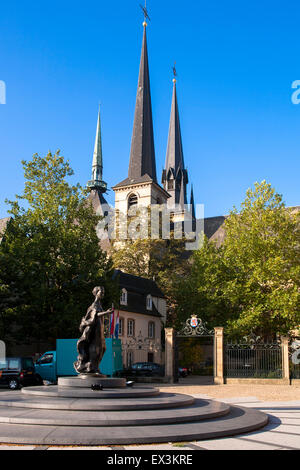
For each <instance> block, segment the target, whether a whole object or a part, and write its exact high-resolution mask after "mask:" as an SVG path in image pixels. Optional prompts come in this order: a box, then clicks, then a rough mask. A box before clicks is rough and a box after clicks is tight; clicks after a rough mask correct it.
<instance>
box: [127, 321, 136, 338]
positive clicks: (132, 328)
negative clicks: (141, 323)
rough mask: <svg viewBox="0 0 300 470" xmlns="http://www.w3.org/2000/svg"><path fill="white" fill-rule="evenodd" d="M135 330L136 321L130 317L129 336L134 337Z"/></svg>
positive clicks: (128, 324) (128, 323) (128, 322)
mask: <svg viewBox="0 0 300 470" xmlns="http://www.w3.org/2000/svg"><path fill="white" fill-rule="evenodd" d="M134 332H135V321H134V320H132V319H128V321H127V336H128V337H133V336H134Z"/></svg>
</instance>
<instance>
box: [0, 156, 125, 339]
mask: <svg viewBox="0 0 300 470" xmlns="http://www.w3.org/2000/svg"><path fill="white" fill-rule="evenodd" d="M22 164H23V167H24V175H25V189H24V193H23V195H22V196H17V198H16V201H10V205H11V209H10V213H11V215H12V220H11V223H10V224H9V226H8V228H7V231H6V233H5V237H4V240H3V242H2V244H1V245H0V266H1V274H0V287H1V289H0V312H1V314H0V328H1V329H2V331H1V337H2V338H4V339H7V338H8V340H9V339H11V338H13V339H14V340H17V341H20V342H24V343H25V342H28V343H30V342H32V341H49V342H54V341H55V339H56V338H59V337H64V338H67V337H72V336H74V335H75V337H76V335H78V324H79V321H80V318H81V317H82V315H83V314H84V313H85V311H86V309H87V306H88V305H89V303H90V302H91V300H92V294H91V290H92V288H93V287H94V286H95V285H97V284H99V283H102V284H104V285H106V286H107V291H108V292H107V296H106V301H107V303H108V304H109V303H111V302H112V300H113V299H115V298H116V292H117V289H116V288H115V287H114V285H113V284H112V283H111V275H112V263H111V261H110V259H109V258H108V257H107V255H106V254H105V253H104V252H102V250H101V248H100V247H99V240H98V238H97V235H96V230H95V227H96V225H97V223H98V222H99V217H98V216H96V215H95V213H94V211H93V209H92V207H91V205H90V204H88V203H87V199H86V193H85V191H83V190H82V188H80V186H79V185H77V186H71V185H70V184H69V183H68V181H67V179H68V178H69V177H71V176H72V175H73V170H72V169H71V168H70V165H69V163H68V161H65V160H64V158H63V157H62V156H61V155H60V153H59V152H56V153H55V154H51V153H48V155H47V156H45V157H40V156H39V155H34V156H33V158H32V160H31V161H29V162H26V161H23V162H22ZM22 203H23V206H24V207H23V206H22V205H21V204H22Z"/></svg>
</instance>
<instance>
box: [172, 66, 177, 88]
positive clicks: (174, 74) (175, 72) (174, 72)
mask: <svg viewBox="0 0 300 470" xmlns="http://www.w3.org/2000/svg"><path fill="white" fill-rule="evenodd" d="M172 70H173V76H174V78H173V82H174V83H176V77H177V70H176V62H174V65H173V67H172Z"/></svg>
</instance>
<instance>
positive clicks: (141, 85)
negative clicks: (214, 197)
mask: <svg viewBox="0 0 300 470" xmlns="http://www.w3.org/2000/svg"><path fill="white" fill-rule="evenodd" d="M143 27H144V35H143V45H142V55H141V62H140V71H139V80H138V89H137V96H136V106H135V115H134V124H133V134H132V141H131V152H130V163H129V171H128V178H129V179H130V180H133V181H139V180H140V179H141V178H142V179H144V178H145V176H146V175H148V177H150V178H151V179H152V180H153V181H154V182H155V183H156V182H157V178H156V163H155V149H154V135H153V119H152V105H151V94H150V78H149V63H148V49H147V31H146V29H147V23H146V21H144V23H143ZM143 177H144V178H143Z"/></svg>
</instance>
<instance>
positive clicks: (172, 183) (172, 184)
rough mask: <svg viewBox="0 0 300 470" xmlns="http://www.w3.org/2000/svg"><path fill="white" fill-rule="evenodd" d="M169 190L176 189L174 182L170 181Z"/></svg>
mask: <svg viewBox="0 0 300 470" xmlns="http://www.w3.org/2000/svg"><path fill="white" fill-rule="evenodd" d="M168 189H174V180H170V181H168Z"/></svg>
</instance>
